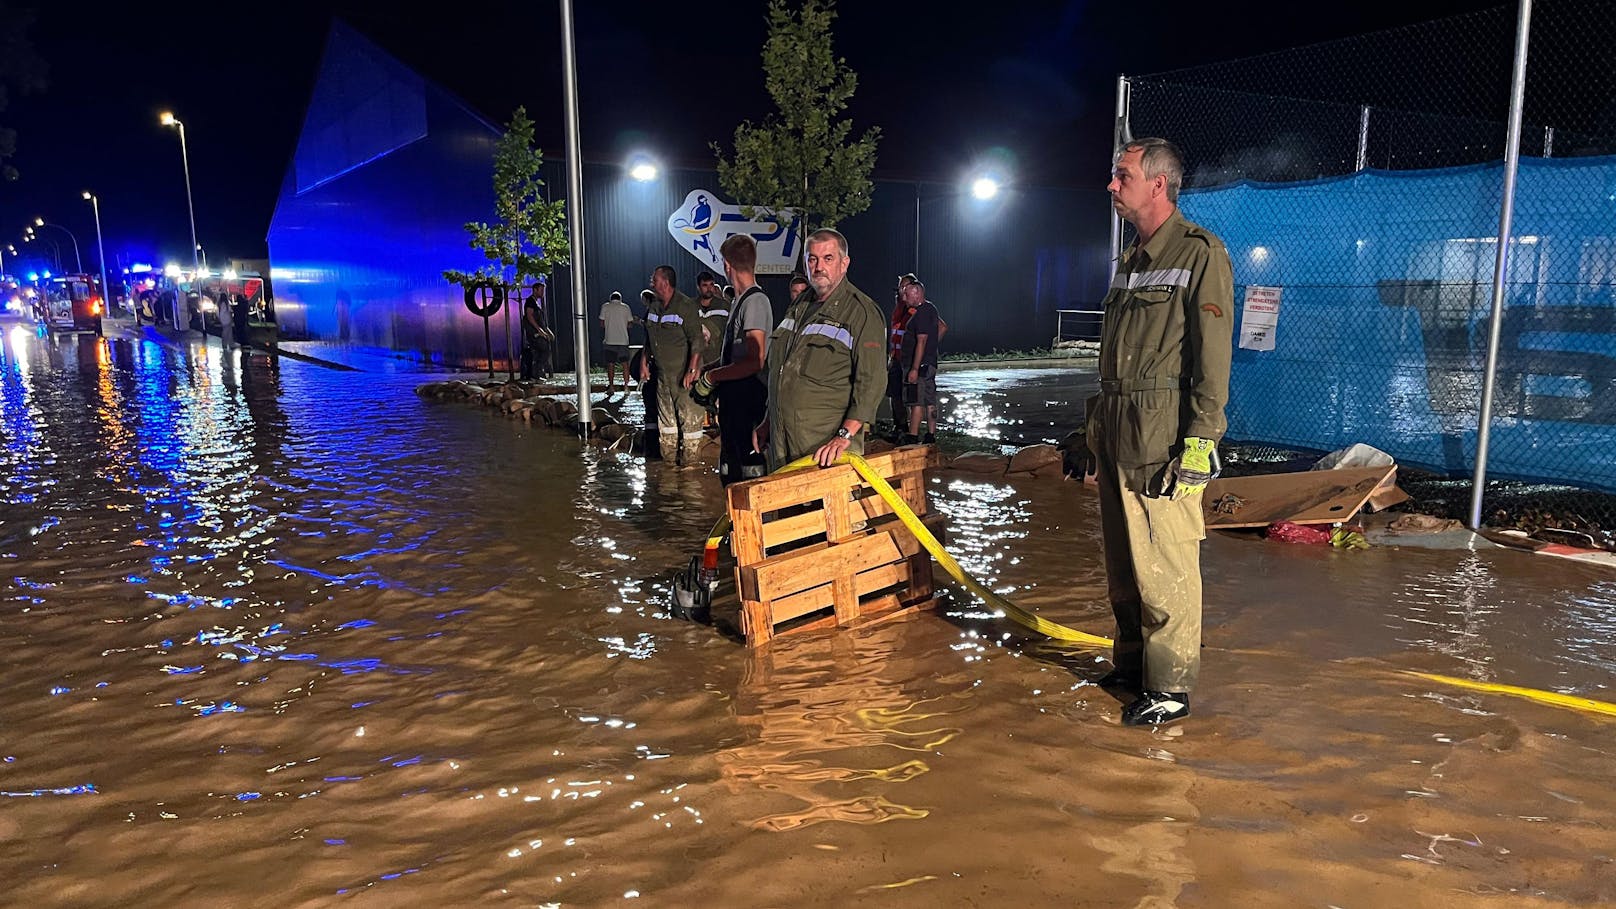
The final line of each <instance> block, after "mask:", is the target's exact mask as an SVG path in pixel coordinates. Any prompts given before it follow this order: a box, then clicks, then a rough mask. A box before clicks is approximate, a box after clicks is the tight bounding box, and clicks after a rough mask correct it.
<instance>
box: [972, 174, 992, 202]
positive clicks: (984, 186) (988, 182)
mask: <svg viewBox="0 0 1616 909" xmlns="http://www.w3.org/2000/svg"><path fill="white" fill-rule="evenodd" d="M998 194H999V181H998V180H995V179H993V178H992V177H977V178H976V180H975V181H974V182H972V183H971V195H973V196H975V197H976V198H978V199H982V200H987V199H991V198H993V197H994V196H997V195H998Z"/></svg>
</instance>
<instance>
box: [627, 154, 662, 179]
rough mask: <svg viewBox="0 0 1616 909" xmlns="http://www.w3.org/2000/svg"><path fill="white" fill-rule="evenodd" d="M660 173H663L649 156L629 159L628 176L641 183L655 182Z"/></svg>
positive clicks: (637, 156)
mask: <svg viewBox="0 0 1616 909" xmlns="http://www.w3.org/2000/svg"><path fill="white" fill-rule="evenodd" d="M659 173H661V170H660V169H659V168H658V167H657V165H656V162H655V161H653V160H651V158H650V156H648V155H635V156H634V157H633V158H631V159H629V162H628V175H629V176H630V177H633V178H634V179H635V180H637V181H639V182H640V183H649V182H651V181H652V180H655V179H656V178H657V174H659Z"/></svg>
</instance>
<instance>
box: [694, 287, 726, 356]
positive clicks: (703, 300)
mask: <svg viewBox="0 0 1616 909" xmlns="http://www.w3.org/2000/svg"><path fill="white" fill-rule="evenodd" d="M729 311H730V301H729V300H726V299H725V298H724V294H723V293H722V292H721V291H720V290H719V289H718V277H717V276H716V275H714V274H713V273H712V272H710V271H704V272H702V273H701V274H699V275H697V276H696V315H697V316H698V317H699V318H700V319H701V333H702V338H703V339H705V343H706V345H707V349H706V353H704V354H702V361H703V362H702V365H703V366H704V367H706V368H712V367H715V366H718V365H719V361H720V360H721V359H723V354H724V331H725V329H727V328H728V327H729Z"/></svg>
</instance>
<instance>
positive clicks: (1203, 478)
mask: <svg viewBox="0 0 1616 909" xmlns="http://www.w3.org/2000/svg"><path fill="white" fill-rule="evenodd" d="M1167 469H1168V472H1169V474H1170V475H1171V480H1172V487H1171V489H1172V496H1173V501H1175V502H1176V501H1178V500H1179V499H1182V498H1184V497H1185V496H1191V495H1195V494H1196V493H1199V492H1204V491H1205V490H1206V484H1207V483H1209V482H1211V480H1212V478H1213V477H1215V476H1217V475H1218V474H1219V473H1220V472H1222V465H1221V464H1220V463H1219V462H1218V445H1217V443H1216V442H1214V441H1212V440H1211V439H1202V438H1197V437H1196V436H1186V437H1185V439H1184V450H1183V451H1181V452H1179V454H1178V457H1177V458H1176V459H1175V460H1174V461H1173V463H1171V464H1169V465H1168V467H1167Z"/></svg>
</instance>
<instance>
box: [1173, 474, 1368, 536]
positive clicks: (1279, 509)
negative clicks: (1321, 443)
mask: <svg viewBox="0 0 1616 909" xmlns="http://www.w3.org/2000/svg"><path fill="white" fill-rule="evenodd" d="M1396 471H1397V466H1396V465H1395V464H1391V465H1387V466H1385V467H1347V468H1343V469H1341V470H1305V471H1302V472H1300V473H1271V474H1259V475H1257V476H1251V477H1230V478H1227V479H1222V478H1220V479H1216V480H1213V481H1212V482H1210V483H1208V484H1206V492H1205V493H1202V497H1201V505H1202V508H1203V509H1204V510H1205V513H1206V528H1207V529H1208V530H1233V529H1235V528H1239V527H1267V526H1268V525H1269V524H1274V523H1277V522H1279V521H1290V522H1291V523H1292V524H1334V523H1335V522H1337V521H1350V520H1352V518H1353V516H1354V515H1356V514H1357V513H1358V512H1359V511H1360V510H1362V509H1363V506H1364V502H1366V501H1368V500H1369V496H1370V495H1372V494H1373V493H1374V491H1375V490H1376V489H1377V488H1379V487H1380V485H1381V484H1382V483H1386V482H1388V481H1389V480H1390V479H1391V476H1392V474H1393V473H1395V472H1396ZM1229 495H1233V496H1236V497H1238V498H1239V499H1240V500H1241V501H1242V502H1243V503H1244V504H1242V505H1241V506H1240V507H1239V508H1238V510H1236V511H1235V512H1234V513H1233V514H1227V513H1224V512H1225V509H1221V508H1219V505H1220V503H1223V502H1224V496H1229Z"/></svg>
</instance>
